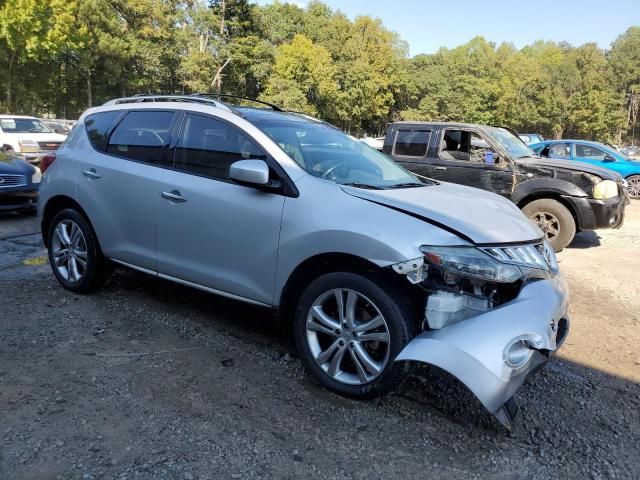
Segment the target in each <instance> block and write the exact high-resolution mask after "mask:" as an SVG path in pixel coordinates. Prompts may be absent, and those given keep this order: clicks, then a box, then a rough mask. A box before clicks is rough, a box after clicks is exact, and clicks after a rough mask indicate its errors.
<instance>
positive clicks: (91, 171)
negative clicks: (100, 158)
mask: <svg viewBox="0 0 640 480" xmlns="http://www.w3.org/2000/svg"><path fill="white" fill-rule="evenodd" d="M82 174H83V175H84V176H85V177H87V178H92V179H94V180H97V179H98V178H100V175H99V174H98V172H96V169H95V168H90V169H89V170H85V171H84V172H82Z"/></svg>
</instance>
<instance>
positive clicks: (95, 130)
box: [84, 110, 122, 152]
mask: <svg viewBox="0 0 640 480" xmlns="http://www.w3.org/2000/svg"><path fill="white" fill-rule="evenodd" d="M121 114H122V111H121V110H113V111H111V112H99V113H94V114H92V115H89V116H88V117H87V118H86V119H85V121H84V126H85V129H86V131H87V135H88V137H89V141H90V142H91V145H93V148H95V149H96V150H100V151H101V152H106V151H107V142H108V141H109V130H110V129H111V126H112V125H113V123H114V122H115V121H116V119H117V118H118V117H119V116H120V115H121Z"/></svg>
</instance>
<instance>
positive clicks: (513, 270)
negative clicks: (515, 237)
mask: <svg viewBox="0 0 640 480" xmlns="http://www.w3.org/2000/svg"><path fill="white" fill-rule="evenodd" d="M420 251H421V252H422V253H423V254H424V257H425V259H426V260H427V261H428V262H429V263H430V264H432V265H434V266H436V267H440V268H442V269H443V270H446V271H447V272H449V273H453V274H457V275H462V276H464V277H472V278H479V279H482V280H488V281H492V282H499V283H513V282H515V281H516V280H518V279H519V278H521V277H522V272H521V271H520V269H519V268H518V267H517V266H515V265H509V264H506V263H502V262H499V261H498V260H495V259H494V258H492V257H491V256H489V255H488V254H486V253H485V252H483V251H482V250H479V249H477V248H475V247H431V246H427V245H425V246H422V247H420Z"/></svg>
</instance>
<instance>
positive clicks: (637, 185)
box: [627, 175, 640, 198]
mask: <svg viewBox="0 0 640 480" xmlns="http://www.w3.org/2000/svg"><path fill="white" fill-rule="evenodd" d="M627 183H628V184H629V196H630V197H631V198H640V175H631V176H630V177H627Z"/></svg>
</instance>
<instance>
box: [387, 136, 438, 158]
mask: <svg viewBox="0 0 640 480" xmlns="http://www.w3.org/2000/svg"><path fill="white" fill-rule="evenodd" d="M430 139H431V131H430V130H398V132H397V133H396V138H395V142H394V145H393V154H394V155H398V156H400V157H414V158H423V157H425V156H426V155H427V147H428V146H429V140H430Z"/></svg>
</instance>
